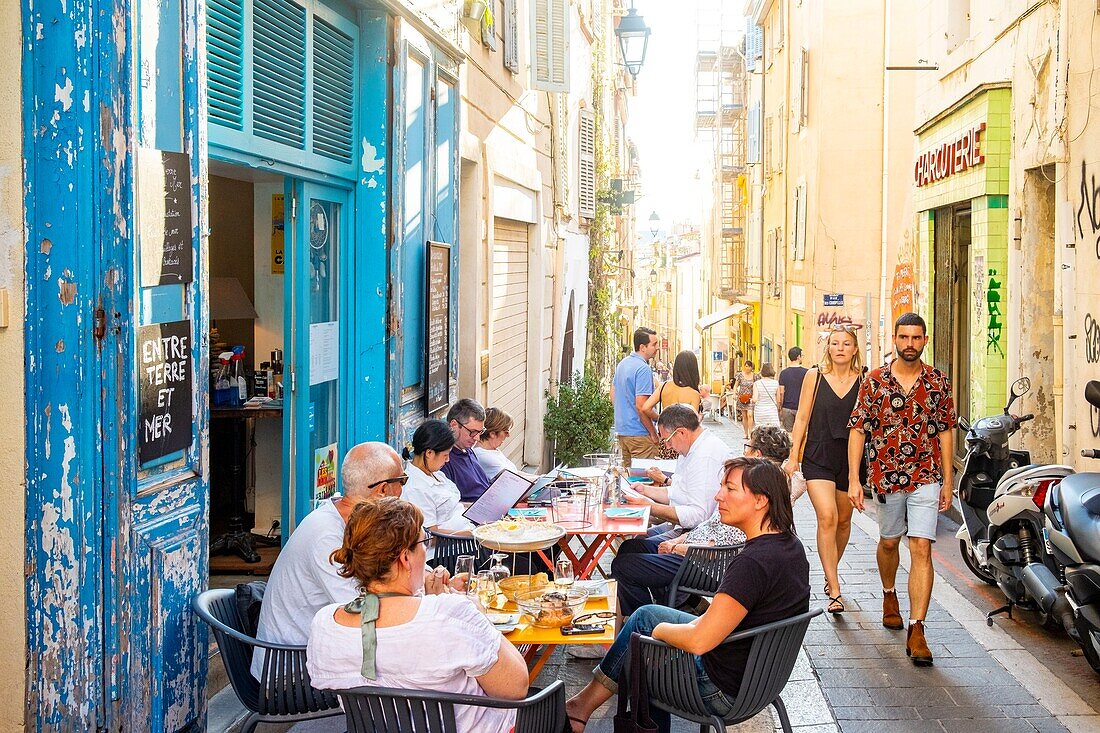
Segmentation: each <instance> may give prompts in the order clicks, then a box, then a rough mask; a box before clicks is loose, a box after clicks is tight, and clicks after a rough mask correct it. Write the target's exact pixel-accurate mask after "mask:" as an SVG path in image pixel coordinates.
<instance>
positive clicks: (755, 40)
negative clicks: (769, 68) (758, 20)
mask: <svg viewBox="0 0 1100 733" xmlns="http://www.w3.org/2000/svg"><path fill="white" fill-rule="evenodd" d="M746 23H747V25H746V28H745V68H746V69H747V70H749V71H755V70H756V62H757V60H758V59H760V58H761V57H762V56H763V54H764V29H763V28H761V27H760V26H758V25H756V24H755V23H753V22H752V18H746Z"/></svg>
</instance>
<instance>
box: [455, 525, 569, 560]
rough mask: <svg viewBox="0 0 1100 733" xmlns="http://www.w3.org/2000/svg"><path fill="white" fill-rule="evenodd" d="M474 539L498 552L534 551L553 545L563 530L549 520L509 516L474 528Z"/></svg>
mask: <svg viewBox="0 0 1100 733" xmlns="http://www.w3.org/2000/svg"><path fill="white" fill-rule="evenodd" d="M473 534H474V539H476V540H477V541H478V542H479V543H481V544H482V545H484V546H485V547H488V548H489V549H491V550H497V551H499V552H535V551H536V550H545V549H547V548H549V547H553V546H554V545H556V544H557V543H558V540H560V539H561V538H562V537H564V536H565V530H564V529H563V528H562V527H560V526H558V525H556V524H551V523H550V522H533V521H530V520H528V519H525V518H524V517H510V518H508V519H501V520H499V521H496V522H491V523H490V524H483V525H481V526H480V527H476V528H474V533H473Z"/></svg>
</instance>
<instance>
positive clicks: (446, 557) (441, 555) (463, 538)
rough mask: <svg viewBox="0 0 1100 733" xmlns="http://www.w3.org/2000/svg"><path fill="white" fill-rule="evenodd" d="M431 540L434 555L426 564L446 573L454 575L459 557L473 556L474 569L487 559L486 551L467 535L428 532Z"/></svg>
mask: <svg viewBox="0 0 1100 733" xmlns="http://www.w3.org/2000/svg"><path fill="white" fill-rule="evenodd" d="M428 534H429V535H431V538H432V546H433V547H434V548H435V555H434V556H433V557H432V559H431V560H429V561H428V564H429V565H431V566H432V567H445V568H447V572H449V573H450V574H451V575H454V572H455V565H456V564H457V562H458V556H459V555H473V556H474V564H475V565H476V567H481V566H482V565H483V564H484V563H485V560H486V559H488V554H487V553H486V551H485V550H484V549H483V548H482V547H481V545H479V544H478V543H477V540H475V539H474V538H473V537H471V536H469V535H453V534H444V533H442V532H433V531H432V530H430V529H429V530H428Z"/></svg>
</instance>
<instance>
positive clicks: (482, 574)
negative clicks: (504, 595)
mask: <svg viewBox="0 0 1100 733" xmlns="http://www.w3.org/2000/svg"><path fill="white" fill-rule="evenodd" d="M498 593H500V589H499V588H498V587H497V581H496V579H495V578H494V577H493V574H492V572H490V571H488V570H480V571H478V574H477V576H476V577H475V578H474V597H475V598H476V599H477V603H478V605H479V606H481V610H482V611H484V612H486V613H488V612H489V611H491V610H492V608H493V601H495V600H496V597H497V594H498Z"/></svg>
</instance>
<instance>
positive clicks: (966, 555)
mask: <svg viewBox="0 0 1100 733" xmlns="http://www.w3.org/2000/svg"><path fill="white" fill-rule="evenodd" d="M959 554H960V555H962V559H963V562H964V563H966V567H967V569H969V570H970V572H972V573H974V576H975V577H976V578H977V579H978V580H980V581H982V582H983V583H986V584H988V585H997V581H996V580H995V579H994V578H993V575H992V574H991V573H990V572H989V571H987V570H985V569H984V568H983V567H982V566H981V564H979V563H978V558H976V557H974V552H973V550H971V549H970V545H968V544H967V543H966V540H959Z"/></svg>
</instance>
